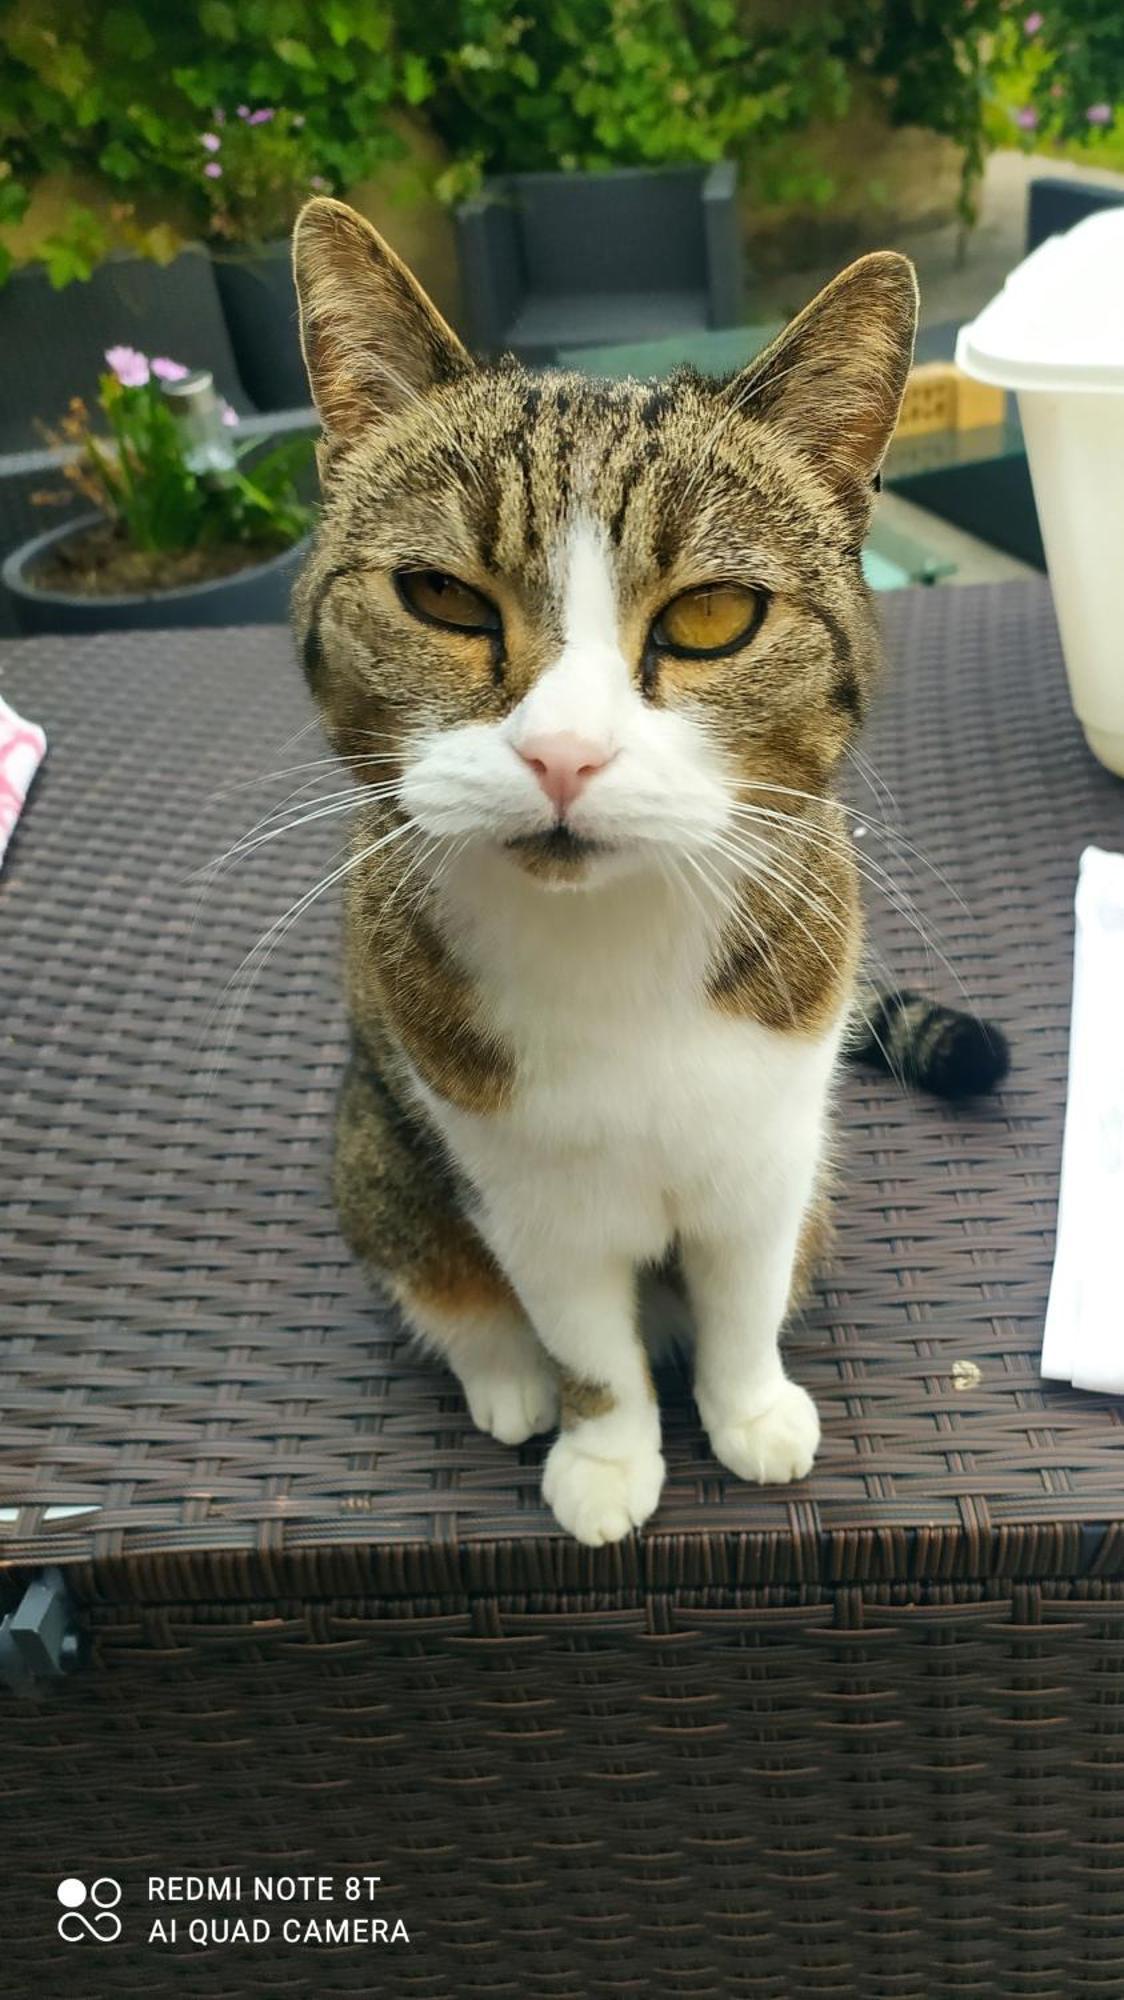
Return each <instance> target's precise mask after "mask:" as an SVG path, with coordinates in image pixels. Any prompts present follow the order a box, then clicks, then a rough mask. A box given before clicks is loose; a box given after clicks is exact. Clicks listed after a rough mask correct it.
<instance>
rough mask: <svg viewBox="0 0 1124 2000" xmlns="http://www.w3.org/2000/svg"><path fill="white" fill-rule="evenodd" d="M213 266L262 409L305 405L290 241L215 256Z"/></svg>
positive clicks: (243, 368)
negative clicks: (231, 254) (230, 254)
mask: <svg viewBox="0 0 1124 2000" xmlns="http://www.w3.org/2000/svg"><path fill="white" fill-rule="evenodd" d="M214 264H215V282H216V284H217V285H218V288H219V298H220V299H221V300H222V309H223V315H224V317H225V319H226V325H227V331H228V333H229V335H230V344H231V346H232V348H233V349H234V358H235V360H236V361H237V363H238V372H239V374H240V375H241V377H242V380H243V382H244V383H245V384H246V388H247V391H248V392H249V395H250V396H251V398H252V399H253V401H254V402H255V403H256V404H257V407H258V409H259V410H292V409H296V408H299V407H300V405H301V404H303V403H307V401H308V377H307V375H306V374H305V369H304V362H303V360H302V359H301V344H300V333H299V328H298V318H297V295H296V290H295V288H294V285H293V267H292V251H291V249H290V247H289V243H288V240H287V239H286V240H285V241H284V242H280V243H263V244H262V245H261V247H260V249H257V250H247V251H246V252H244V254H243V255H241V256H239V257H226V256H221V257H220V256H216V257H215V260H214Z"/></svg>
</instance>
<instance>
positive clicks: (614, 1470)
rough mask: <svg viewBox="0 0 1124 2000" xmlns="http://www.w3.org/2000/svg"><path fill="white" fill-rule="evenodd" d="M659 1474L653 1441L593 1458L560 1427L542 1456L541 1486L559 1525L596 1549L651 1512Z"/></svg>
mask: <svg viewBox="0 0 1124 2000" xmlns="http://www.w3.org/2000/svg"><path fill="white" fill-rule="evenodd" d="M663 1480H664V1462H663V1457H662V1455H661V1453H660V1450H659V1447H658V1446H657V1445H654V1444H643V1445H637V1446H636V1447H635V1448H634V1449H632V1450H629V1451H627V1452H625V1453H623V1454H622V1455H621V1456H620V1457H619V1458H595V1457H594V1455H593V1453H592V1452H589V1451H585V1450H583V1449H582V1446H581V1445H580V1444H579V1443H578V1441H577V1439H576V1438H575V1437H574V1436H573V1435H572V1434H570V1433H567V1432H564V1433H563V1435H562V1436H561V1437H560V1438H559V1439H558V1440H557V1442H556V1443H555V1444H553V1445H552V1446H551V1448H550V1452H549V1454H548V1456H547V1461H546V1464H545V1466H544V1467H543V1476H542V1491H543V1499H544V1500H545V1501H546V1503H547V1506H548V1507H550V1508H552V1509H553V1512H554V1517H555V1519H556V1521H557V1522H558V1525H559V1527H562V1528H565V1529H566V1530H567V1532H568V1533H569V1534H571V1535H573V1536H575V1537H576V1539H577V1540H578V1541H579V1542H585V1543H586V1545H587V1547H589V1548H591V1549H599V1548H601V1547H602V1546H603V1545H604V1544H605V1543H606V1542H619V1541H623V1539H624V1537H625V1535H628V1534H631V1532H632V1530H633V1528H639V1527H641V1526H642V1525H643V1523H644V1522H645V1521H646V1520H647V1519H648V1516H649V1514H654V1513H655V1511H656V1506H657V1503H658V1501H659V1497H660V1492H661V1490H662V1487H663Z"/></svg>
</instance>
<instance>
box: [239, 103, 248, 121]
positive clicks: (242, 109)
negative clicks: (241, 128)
mask: <svg viewBox="0 0 1124 2000" xmlns="http://www.w3.org/2000/svg"><path fill="white" fill-rule="evenodd" d="M249 115H250V107H249V105H248V104H240V105H239V106H238V116H239V118H248V117H249Z"/></svg>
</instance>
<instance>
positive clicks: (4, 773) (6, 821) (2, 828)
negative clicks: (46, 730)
mask: <svg viewBox="0 0 1124 2000" xmlns="http://www.w3.org/2000/svg"><path fill="white" fill-rule="evenodd" d="M46 748H47V739H46V737H45V736H44V734H43V731H42V730H41V729H40V727H39V724H38V723H37V722H25V721H24V719H23V717H22V716H21V715H17V714H16V711H15V709H14V708H9V707H8V704H7V702H6V701H4V700H3V699H2V698H0V862H2V861H3V859H4V854H5V850H6V848H7V845H8V842H9V840H10V839H11V837H12V828H13V827H14V826H15V823H16V821H17V820H18V818H19V816H20V814H21V812H22V811H23V802H24V800H25V798H26V797H27V792H28V787H29V785H30V784H31V780H32V779H33V777H34V776H35V773H36V771H37V770H38V769H39V766H40V764H41V763H42V761H43V756H44V752H45V751H46Z"/></svg>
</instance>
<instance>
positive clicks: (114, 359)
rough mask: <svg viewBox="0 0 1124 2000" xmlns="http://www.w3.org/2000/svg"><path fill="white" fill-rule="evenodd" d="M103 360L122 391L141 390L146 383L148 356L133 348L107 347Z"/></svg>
mask: <svg viewBox="0 0 1124 2000" xmlns="http://www.w3.org/2000/svg"><path fill="white" fill-rule="evenodd" d="M105 358H106V360H107V361H108V363H109V365H110V367H111V368H112V370H113V373H114V374H115V375H116V377H117V380H118V381H119V382H120V384H121V387H122V388H123V389H143V388H144V386H145V383H146V382H147V381H148V356H147V355H146V354H141V353H140V351H139V350H138V349H137V348H135V347H107V348H106V350H105Z"/></svg>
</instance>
